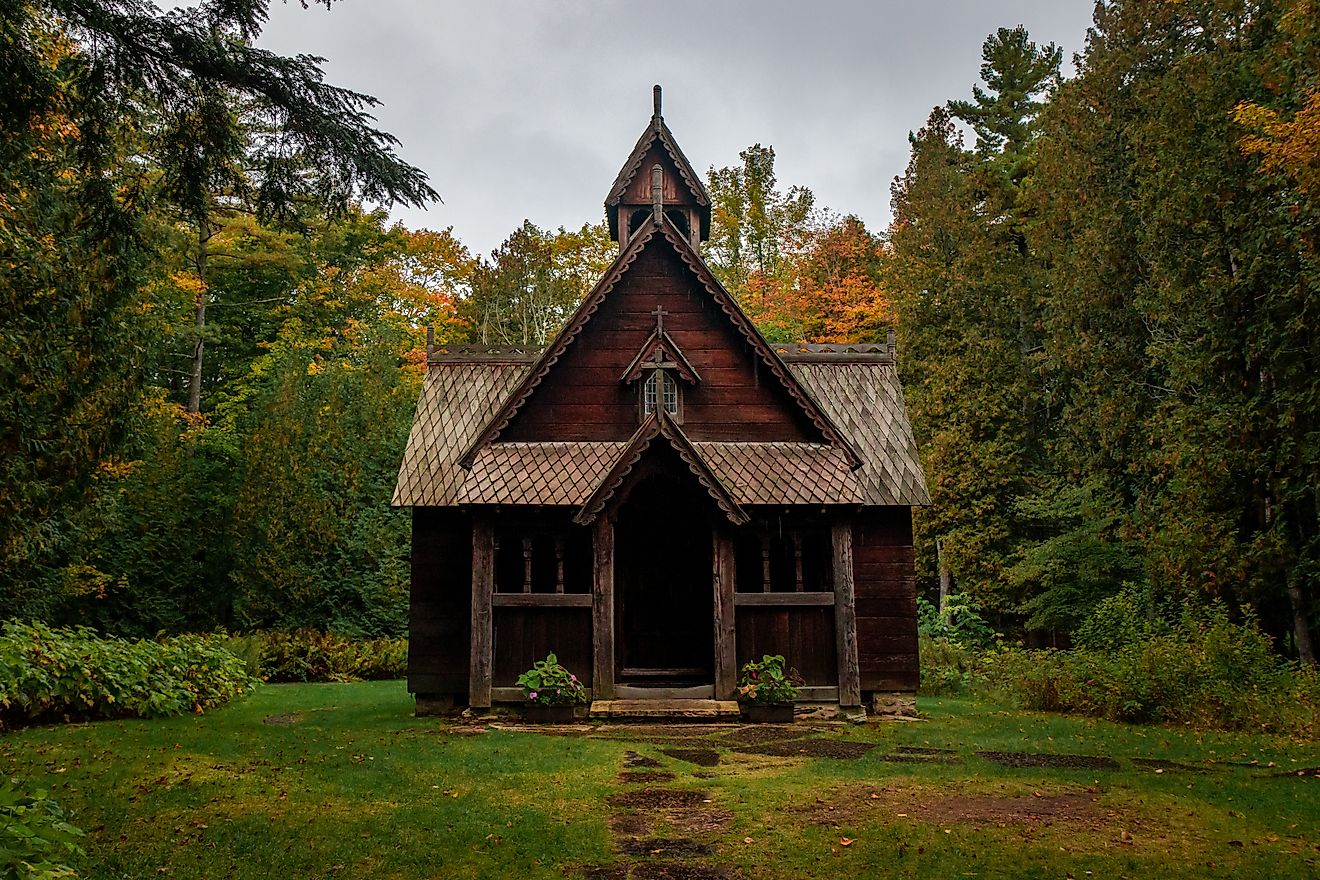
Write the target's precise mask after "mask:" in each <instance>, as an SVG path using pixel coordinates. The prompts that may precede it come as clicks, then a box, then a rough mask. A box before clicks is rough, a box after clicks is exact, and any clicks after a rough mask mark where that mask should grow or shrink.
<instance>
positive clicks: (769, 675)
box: [738, 654, 802, 705]
mask: <svg viewBox="0 0 1320 880" xmlns="http://www.w3.org/2000/svg"><path fill="white" fill-rule="evenodd" d="M784 664H785V661H784V658H783V657H782V656H781V655H779V654H765V655H763V656H762V657H761V661H760V662H759V663H756V662H752V663H744V664H743V668H742V672H741V673H740V674H739V676H738V699H739V700H740V701H741V702H744V703H754V704H758V705H773V704H777V703H779V704H782V703H791V702H793V701H794V700H796V699H797V698H798V685H800V684H801V683H802V676H801V675H799V674H798V671H797V670H796V669H788V670H785V669H784Z"/></svg>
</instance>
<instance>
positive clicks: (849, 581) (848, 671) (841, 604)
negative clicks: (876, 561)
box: [831, 522, 862, 706]
mask: <svg viewBox="0 0 1320 880" xmlns="http://www.w3.org/2000/svg"><path fill="white" fill-rule="evenodd" d="M831 537H832V539H833V544H834V636H835V643H836V647H837V649H838V657H839V705H841V706H860V705H861V704H862V686H861V679H860V676H859V672H858V668H857V608H856V604H855V602H856V596H855V595H854V592H855V591H854V589H853V546H852V524H851V523H849V522H841V523H835V524H834V526H833V528H832V529H831Z"/></svg>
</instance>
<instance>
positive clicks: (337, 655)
mask: <svg viewBox="0 0 1320 880" xmlns="http://www.w3.org/2000/svg"><path fill="white" fill-rule="evenodd" d="M223 644H224V646H225V647H226V648H227V649H228V650H230V651H231V652H232V653H234V654H236V655H238V656H239V657H242V658H243V659H244V660H245V661H246V662H247V664H248V669H249V671H250V672H251V673H252V674H253V675H256V676H260V677H261V678H264V679H265V680H266V681H275V682H291V681H297V682H315V681H322V682H324V681H337V682H345V681H375V680H378V679H390V678H402V677H403V674H404V672H405V671H406V670H407V667H408V641H407V639H350V638H347V637H345V636H340V635H335V634H334V633H323V632H319V631H317V630H311V629H301V630H296V631H293V632H275V631H259V632H253V633H249V634H247V635H242V636H228V637H226V638H224V639H223Z"/></svg>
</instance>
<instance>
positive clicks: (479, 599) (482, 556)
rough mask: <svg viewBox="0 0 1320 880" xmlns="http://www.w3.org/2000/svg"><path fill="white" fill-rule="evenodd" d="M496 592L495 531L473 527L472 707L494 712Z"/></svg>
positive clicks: (481, 522)
mask: <svg viewBox="0 0 1320 880" xmlns="http://www.w3.org/2000/svg"><path fill="white" fill-rule="evenodd" d="M494 591H495V530H494V528H493V527H492V526H491V524H490V521H489V520H487V519H485V518H478V519H477V520H476V521H475V522H473V524H472V658H471V663H470V664H469V666H468V670H469V672H468V705H470V706H473V707H475V708H478V709H488V708H490V677H491V662H492V648H493V646H494V638H493V636H494V627H493V626H492V623H493V621H492V618H491V605H490V597H491V593H493V592H494Z"/></svg>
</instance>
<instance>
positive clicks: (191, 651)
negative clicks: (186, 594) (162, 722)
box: [0, 621, 254, 726]
mask: <svg viewBox="0 0 1320 880" xmlns="http://www.w3.org/2000/svg"><path fill="white" fill-rule="evenodd" d="M253 684H254V681H253V678H252V677H251V676H249V675H248V673H247V670H246V669H245V668H244V665H243V662H242V661H241V660H239V659H238V658H237V657H235V656H234V655H233V654H230V653H229V652H228V651H226V650H224V649H223V648H221V647H220V646H219V645H216V644H213V643H211V642H210V641H208V640H206V639H204V638H202V637H199V636H177V637H175V638H171V639H165V640H162V641H158V642H153V641H147V640H139V641H128V640H125V639H117V638H106V637H102V636H99V635H98V634H97V633H96V632H94V631H93V630H90V629H88V628H86V627H76V628H68V629H52V628H50V627H47V626H44V625H42V624H37V623H33V624H24V623H18V622H16V621H9V622H6V623H5V624H4V626H3V630H2V631H0V726H8V725H15V724H25V723H31V722H36V721H47V720H57V719H66V718H80V719H92V718H120V717H142V718H155V717H160V716H165V715H177V714H180V713H182V712H189V711H197V712H200V711H202V710H204V709H209V708H211V707H213V706H217V705H220V704H221V703H224V702H226V701H228V700H231V699H233V698H234V697H237V696H240V695H242V694H245V693H247V692H248V691H249V690H251V688H252V686H253Z"/></svg>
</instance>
